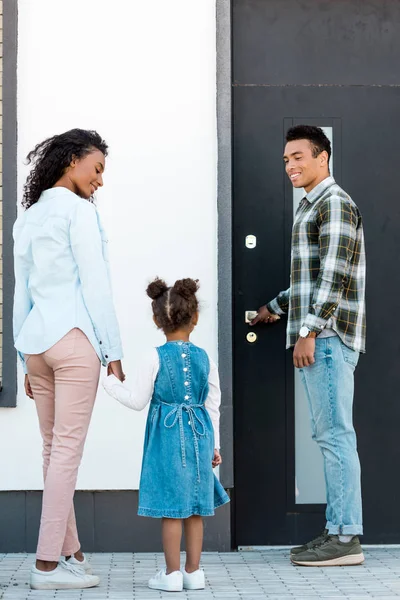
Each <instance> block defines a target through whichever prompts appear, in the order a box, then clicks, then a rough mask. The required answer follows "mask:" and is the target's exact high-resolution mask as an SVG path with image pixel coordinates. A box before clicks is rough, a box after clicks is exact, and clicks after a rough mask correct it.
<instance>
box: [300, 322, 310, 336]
mask: <svg viewBox="0 0 400 600" xmlns="http://www.w3.org/2000/svg"><path fill="white" fill-rule="evenodd" d="M299 333H300V337H302V338H306V337H307V336H308V335H309V333H310V330H309V329H308V327H306V326H305V325H303V327H302V328H301V329H300V332H299Z"/></svg>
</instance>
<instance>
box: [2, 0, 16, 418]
mask: <svg viewBox="0 0 400 600" xmlns="http://www.w3.org/2000/svg"><path fill="white" fill-rule="evenodd" d="M3 41H4V49H3V50H4V51H3V381H2V385H3V389H2V391H1V392H0V407H13V406H16V402H17V358H16V353H15V350H14V340H13V331H12V311H13V296H14V261H13V239H12V227H13V224H14V221H15V219H16V216H17V2H16V0H3Z"/></svg>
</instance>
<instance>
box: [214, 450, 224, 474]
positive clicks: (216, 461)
mask: <svg viewBox="0 0 400 600" xmlns="http://www.w3.org/2000/svg"><path fill="white" fill-rule="evenodd" d="M221 463H222V458H221V455H220V453H219V450H217V449H216V448H215V450H214V458H213V461H212V466H213V469H215V467H218V465H220V464H221Z"/></svg>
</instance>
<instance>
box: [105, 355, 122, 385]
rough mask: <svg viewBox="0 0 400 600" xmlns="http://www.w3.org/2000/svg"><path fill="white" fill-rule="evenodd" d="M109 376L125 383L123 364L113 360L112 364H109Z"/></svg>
mask: <svg viewBox="0 0 400 600" xmlns="http://www.w3.org/2000/svg"><path fill="white" fill-rule="evenodd" d="M107 375H115V377H116V378H117V379H119V380H120V381H122V382H124V381H125V373H124V372H123V370H122V363H121V361H120V360H112V361H111V362H110V363H108V365H107Z"/></svg>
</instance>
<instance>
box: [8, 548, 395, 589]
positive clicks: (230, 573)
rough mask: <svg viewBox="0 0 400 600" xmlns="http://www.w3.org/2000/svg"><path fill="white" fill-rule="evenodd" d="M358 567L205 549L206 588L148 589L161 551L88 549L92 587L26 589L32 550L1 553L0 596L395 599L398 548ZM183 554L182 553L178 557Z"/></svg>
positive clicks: (373, 554) (280, 554) (273, 553)
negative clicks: (94, 578) (95, 580)
mask: <svg viewBox="0 0 400 600" xmlns="http://www.w3.org/2000/svg"><path fill="white" fill-rule="evenodd" d="M365 555H366V561H365V563H364V565H362V566H359V567H346V568H344V567H340V568H335V569H332V568H320V569H310V568H301V567H295V566H293V565H292V564H291V563H290V562H289V553H288V550H287V549H282V550H281V549H276V548H271V549H265V550H264V549H263V550H262V551H258V550H256V551H254V552H249V551H244V552H232V553H205V554H204V555H203V559H202V562H203V567H204V569H205V572H206V585H207V587H206V589H205V590H204V591H201V592H198V591H188V590H185V591H183V592H181V593H177V594H176V593H172V594H171V593H163V592H160V591H157V590H150V589H149V588H148V587H147V580H148V579H149V577H151V576H152V575H154V573H155V572H156V571H157V570H159V569H160V568H162V566H163V565H164V559H163V556H162V554H155V553H147V554H143V553H140V554H129V553H121V554H118V553H105V554H88V558H89V560H90V561H91V563H92V567H93V569H94V572H95V573H96V574H98V575H99V576H100V579H101V584H100V586H99V587H97V588H93V589H88V590H71V591H69V590H68V591H67V590H66V591H61V590H60V591H58V592H53V591H48V592H47V591H46V592H43V591H36V590H30V589H29V585H28V581H29V571H30V568H31V565H32V563H33V560H34V557H33V555H28V554H0V600H36V599H37V600H63V599H64V598H65V599H68V600H156V599H157V600H163V599H168V600H244V599H245V600H261V599H265V600H289V599H290V600H296V599H297V600H333V599H337V598H343V599H346V600H367V599H370V598H376V599H378V600H379V599H380V600H394V598H400V547H398V548H368V550H366V552H365ZM183 560H184V556H183V555H182V561H183Z"/></svg>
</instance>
